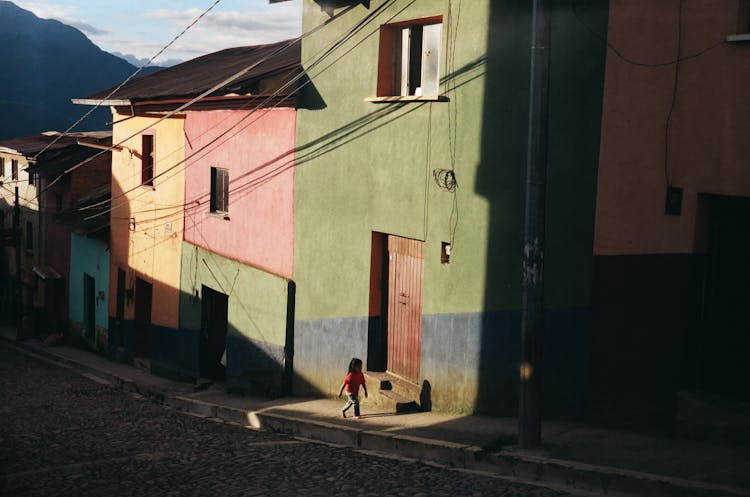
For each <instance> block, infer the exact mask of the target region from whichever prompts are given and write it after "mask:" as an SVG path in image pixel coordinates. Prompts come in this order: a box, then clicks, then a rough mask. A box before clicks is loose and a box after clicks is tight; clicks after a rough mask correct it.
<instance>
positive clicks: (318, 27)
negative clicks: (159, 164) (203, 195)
mask: <svg viewBox="0 0 750 497" xmlns="http://www.w3.org/2000/svg"><path fill="white" fill-rule="evenodd" d="M391 3H393V0H388V1H387V2H386V3H385V4H383V5H382V6H381V8H382V7H384V6H386V5H388V4H391ZM412 3H413V1H412ZM355 7H356V4H353V5H350V6H349V7H347V8H346V9H345V10H343V11H342V12H340V13H338V14H336V15H335V16H334V17H331V18H330V19H327V20H326V21H325V22H324V23H322V24H320V25H318V26H316V27H314V28H313V29H311V30H309V31H307V32H305V33H303V34H302V35H300V36H299V37H297V38H293V39H291V40H289V42H288V43H287V44H286V45H284V46H283V47H280V48H279V49H277V50H276V51H274V52H273V53H271V54H269V55H267V56H266V57H265V58H263V59H261V60H260V61H257V62H255V63H253V64H251V65H250V66H248V67H246V68H244V69H242V70H240V71H238V72H237V73H235V74H234V75H232V76H230V77H229V78H227V79H226V80H224V81H222V82H221V83H219V84H217V85H215V86H214V87H213V88H211V89H209V90H207V91H205V92H203V93H202V94H200V95H198V96H197V97H195V98H193V99H192V100H190V101H189V102H187V103H185V104H183V105H181V106H180V107H178V108H177V109H175V110H172V111H170V112H168V113H166V114H165V115H164V116H162V117H161V118H160V119H158V120H157V121H156V122H152V123H149V125H148V126H147V127H145V128H143V129H141V130H139V131H137V132H135V133H133V134H132V135H130V136H129V137H127V138H125V139H123V140H121V141H120V142H119V143H117V144H113V145H111V146H110V147H109V148H108V149H105V150H102V151H101V152H99V153H98V154H95V155H93V156H91V157H89V158H87V159H86V160H83V161H81V162H79V163H77V164H75V165H73V166H71V167H70V168H68V169H66V170H65V171H64V172H63V173H61V174H60V175H59V176H58V177H57V178H55V180H53V181H52V182H50V183H49V184H48V185H47V187H46V188H45V190H46V189H49V188H50V187H52V186H53V185H54V184H55V183H56V182H57V181H59V180H60V179H61V178H62V177H63V176H64V175H65V174H68V173H70V172H72V171H74V170H76V169H77V168H79V167H81V166H83V165H85V164H86V163H88V162H90V161H92V160H93V159H94V158H96V157H98V156H100V155H102V154H104V153H107V152H111V151H112V150H113V149H115V148H117V147H119V146H121V145H122V144H123V143H125V142H126V141H128V140H130V139H132V138H134V137H136V136H138V135H140V134H141V133H143V132H144V131H146V130H147V129H149V128H151V127H153V126H155V125H156V124H159V123H160V122H162V121H164V120H165V119H168V118H169V117H171V116H172V115H174V114H176V113H178V112H181V111H182V110H184V109H186V108H187V107H189V106H190V105H192V104H193V103H195V102H197V101H199V100H201V99H202V98H204V97H205V96H207V95H209V94H210V93H213V92H214V91H216V90H218V89H220V88H222V87H224V86H226V85H228V84H229V83H231V82H232V81H234V80H235V79H237V78H239V77H241V76H242V75H244V74H246V73H247V72H248V71H250V70H252V69H253V68H255V67H257V66H258V65H259V64H262V63H263V62H265V61H266V60H268V59H270V58H272V57H275V56H276V55H278V54H279V53H281V52H283V51H284V50H286V49H288V48H289V47H291V46H292V45H293V44H294V43H296V42H297V41H301V40H302V39H304V38H306V37H308V36H310V35H312V34H313V33H315V32H317V31H319V30H320V29H322V28H324V27H325V26H328V25H329V24H330V23H331V22H332V21H333V20H335V19H337V18H339V17H341V16H343V15H344V14H346V13H347V12H349V11H350V10H352V9H353V8H355ZM376 10H380V8H379V9H376ZM368 17H369V16H368ZM302 76H304V74H300V75H299V77H302ZM286 86H288V84H287V85H284V87H286ZM280 90H281V89H279V90H277V92H276V93H275V94H273V95H271V96H269V97H268V98H267V99H266V100H265V101H264V102H267V101H270V100H271V99H272V98H273V97H274V96H276V94H278V92H279V91H280ZM261 105H263V104H261ZM258 107H260V106H258ZM258 107H256V109H257V108H258ZM204 148H205V147H204ZM184 162H185V159H183V160H181V161H180V162H179V163H178V164H181V163H184ZM162 174H163V173H162ZM157 176H159V175H157ZM157 176H154V178H152V179H156V178H157ZM139 186H142V185H139ZM136 188H137V187H136ZM131 191H132V190H131ZM127 193H129V192H127ZM123 195H124V194H123Z"/></svg>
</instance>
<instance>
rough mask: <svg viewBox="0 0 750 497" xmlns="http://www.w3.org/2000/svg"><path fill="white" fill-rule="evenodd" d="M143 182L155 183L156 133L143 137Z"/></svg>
mask: <svg viewBox="0 0 750 497" xmlns="http://www.w3.org/2000/svg"><path fill="white" fill-rule="evenodd" d="M141 154H142V155H141V184H142V185H153V184H154V135H142V137H141Z"/></svg>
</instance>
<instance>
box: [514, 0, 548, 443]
mask: <svg viewBox="0 0 750 497" xmlns="http://www.w3.org/2000/svg"><path fill="white" fill-rule="evenodd" d="M532 8H533V11H532V34H531V82H530V84H529V136H528V148H527V156H526V206H525V219H524V234H523V255H522V263H521V265H522V271H523V282H522V288H523V296H522V304H521V306H522V308H521V371H520V379H521V382H520V383H521V391H520V397H519V405H518V442H519V445H520V446H521V448H523V449H533V448H536V447H539V446H540V445H541V443H542V419H541V406H540V404H541V372H542V371H541V370H542V360H541V359H542V338H543V333H544V222H545V205H546V196H547V123H548V115H549V60H550V22H549V9H548V8H549V0H533V7H532Z"/></svg>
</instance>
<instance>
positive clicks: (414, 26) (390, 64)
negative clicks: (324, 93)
mask: <svg viewBox="0 0 750 497" xmlns="http://www.w3.org/2000/svg"><path fill="white" fill-rule="evenodd" d="M442 29H443V24H442V16H437V17H430V18H425V19H419V20H414V21H409V22H404V23H397V24H387V25H385V26H382V27H381V28H380V54H379V58H378V96H379V97H386V96H402V97H405V96H415V97H421V96H425V97H434V96H437V95H438V93H439V92H440V47H441V43H442Z"/></svg>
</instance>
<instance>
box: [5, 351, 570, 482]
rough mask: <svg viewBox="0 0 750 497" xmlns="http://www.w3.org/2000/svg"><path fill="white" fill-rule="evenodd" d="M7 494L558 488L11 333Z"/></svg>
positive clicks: (7, 381) (7, 368) (7, 365)
mask: <svg viewBox="0 0 750 497" xmlns="http://www.w3.org/2000/svg"><path fill="white" fill-rule="evenodd" d="M0 378H2V381H0V406H2V407H0V495H3V496H21V497H37V496H39V497H41V496H50V497H52V496H86V497H94V496H138V497H148V496H154V497H156V496H159V497H163V496H175V497H176V496H200V497H208V496H222V497H234V496H237V497H240V496H243V497H245V496H246V497H250V496H256V497H260V496H268V497H271V496H291V497H294V496H304V497H317V496H320V497H336V496H346V497H350V496H384V495H391V496H404V497H416V496H421V497H424V496H427V495H438V496H454V495H467V496H475V497H484V496H506V497H522V496H528V497H555V496H558V495H562V494H561V493H560V492H555V491H551V490H548V489H543V488H534V487H529V486H524V485H518V484H514V483H509V482H507V481H504V480H501V479H497V478H491V477H487V476H481V475H475V474H469V473H467V472H459V471H455V470H454V471H448V470H446V469H444V468H439V467H432V466H428V465H425V464H421V463H418V462H416V461H404V460H394V459H387V458H382V457H373V456H372V455H370V454H363V453H361V452H359V451H355V450H353V449H350V448H336V447H330V446H327V445H324V444H320V443H312V442H311V441H308V440H301V439H295V438H292V437H288V436H284V435H279V434H274V433H267V432H262V431H256V430H248V429H246V428H243V427H240V426H237V425H231V424H228V423H221V422H219V423H217V422H213V421H210V420H206V419H201V418H199V417H195V416H186V415H184V414H181V413H177V412H175V411H174V410H170V409H168V408H165V407H164V406H161V405H157V404H154V403H151V402H147V401H145V400H144V399H143V398H142V397H140V396H137V395H135V396H136V398H138V400H134V398H133V395H134V394H131V395H128V394H126V393H123V392H121V391H118V390H117V389H114V388H112V387H111V386H108V385H105V384H102V383H97V382H93V381H90V380H89V379H86V378H84V377H83V376H81V375H79V374H77V372H76V371H75V370H71V369H67V368H61V367H59V366H57V365H53V364H50V363H45V362H41V361H37V360H36V359H33V358H31V357H29V356H27V355H24V354H21V353H20V352H19V351H17V350H15V349H12V348H9V347H7V346H3V345H0Z"/></svg>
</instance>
